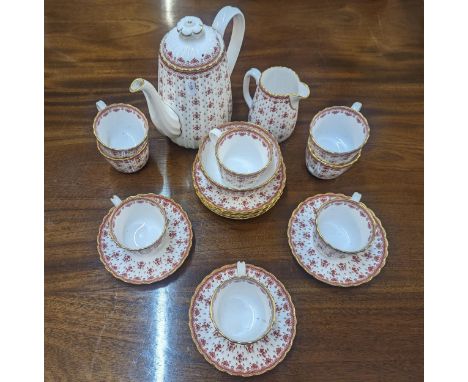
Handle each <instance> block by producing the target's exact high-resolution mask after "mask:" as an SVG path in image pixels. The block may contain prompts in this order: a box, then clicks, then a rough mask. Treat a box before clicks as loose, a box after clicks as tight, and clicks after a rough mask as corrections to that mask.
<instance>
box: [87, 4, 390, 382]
mask: <svg viewBox="0 0 468 382" xmlns="http://www.w3.org/2000/svg"><path fill="white" fill-rule="evenodd" d="M230 21H232V22H233V28H232V35H231V39H230V43H229V45H228V47H227V48H225V46H224V42H223V35H224V31H225V29H226V27H227V25H228V24H229V22H230ZM244 31H245V20H244V15H243V14H242V12H241V11H240V10H239V9H238V8H235V7H231V6H226V7H224V8H222V9H221V10H220V11H219V13H218V14H217V15H216V17H215V20H214V22H213V24H212V26H207V25H204V24H203V23H202V21H201V20H200V19H199V18H197V17H193V16H187V17H184V18H182V19H181V20H180V21H179V22H178V23H177V26H176V27H175V28H173V29H172V30H171V31H169V32H168V33H167V34H166V35H165V36H164V38H163V40H162V41H161V45H160V50H159V60H158V61H159V63H158V89H157V90H156V88H155V87H154V86H153V85H152V84H151V83H150V82H148V81H146V80H144V79H141V78H137V79H135V80H134V81H133V82H132V83H131V85H130V91H131V92H132V93H135V92H140V91H141V92H142V93H143V95H144V97H145V98H146V101H147V104H148V110H149V114H150V117H151V121H152V122H153V124H154V125H155V127H156V128H157V129H158V130H159V131H160V132H161V133H162V134H164V135H166V136H167V137H168V138H169V139H170V140H172V141H173V142H174V143H176V144H178V145H180V146H183V147H187V148H197V149H198V152H197V154H196V157H195V160H194V163H193V168H192V178H193V185H194V190H195V193H196V195H197V196H198V197H199V199H200V201H201V202H202V203H203V204H204V205H205V206H206V207H207V208H208V209H210V210H211V211H213V212H214V213H216V214H218V215H221V216H223V217H226V218H230V219H250V218H253V217H256V216H259V215H261V214H263V213H265V212H266V211H268V210H269V209H270V208H272V207H273V206H274V205H275V204H276V202H277V201H278V200H279V198H280V197H281V195H282V193H283V190H284V188H285V184H286V168H285V165H284V162H283V157H282V153H281V149H280V146H279V143H280V142H283V141H285V140H286V139H288V138H289V137H290V136H291V134H292V133H293V130H294V128H295V125H296V121H297V116H298V109H299V102H300V100H301V99H304V98H307V97H308V96H309V94H310V91H309V87H308V86H307V85H306V84H305V83H303V82H301V81H300V79H299V77H298V76H297V74H296V73H295V72H294V71H293V70H292V69H289V68H286V67H281V66H277V67H272V68H268V69H266V70H264V71H263V72H260V71H259V70H258V69H256V68H252V69H250V70H248V71H247V73H246V74H245V76H244V83H243V95H244V99H245V102H246V104H247V106H248V108H249V112H248V118H247V119H248V121H237V122H230V119H231V112H232V94H231V84H230V75H231V73H232V70H233V68H234V65H235V63H236V60H237V57H238V55H239V51H240V48H241V45H242V40H243V37H244ZM251 78H253V79H254V80H255V84H256V89H255V93H254V95H253V97H252V96H251V94H250V90H249V85H250V79H251ZM96 107H97V109H98V113H97V115H96V117H95V119H94V123H93V131H94V134H95V137H96V141H97V148H98V150H99V152H100V153H101V155H102V156H104V158H105V160H106V161H107V162H109V164H110V165H111V166H112V167H113V168H115V169H116V170H117V171H120V172H123V173H132V172H136V171H139V170H140V169H141V168H143V167H144V166H145V164H146V163H147V161H148V157H149V139H148V131H149V124H148V121H147V119H146V117H145V115H144V114H143V113H142V112H141V111H140V110H138V109H137V108H135V107H134V106H131V105H127V104H122V103H117V104H112V105H106V104H105V103H104V101H101V100H100V101H98V102H97V103H96ZM361 107H362V105H361V104H360V103H359V102H355V103H354V104H353V105H352V106H351V107H346V106H332V107H329V108H326V109H324V110H322V111H320V112H319V113H318V114H317V115H316V116H315V117H314V118H313V119H312V122H311V124H310V129H309V137H308V142H307V145H306V161H305V162H306V167H307V169H308V171H309V172H310V173H311V174H312V175H314V176H316V177H318V178H321V179H332V178H336V177H337V176H339V175H341V174H343V173H344V172H345V171H347V170H348V169H349V168H350V167H351V166H352V165H353V164H354V163H355V162H356V161H357V160H358V159H359V158H360V156H361V150H362V148H363V146H364V145H365V143H366V142H367V140H368V138H369V130H370V129H369V124H368V122H367V120H366V119H365V117H364V116H363V115H362V114H361V113H360V109H361ZM111 203H112V205H113V207H112V208H111V209H110V211H109V212H108V214H107V215H106V216H105V217H104V219H103V222H102V224H101V226H100V228H99V232H98V237H97V244H98V245H97V249H98V253H99V256H100V259H101V261H102V263H103V264H104V266H105V268H106V269H107V270H108V271H109V272H110V273H111V274H112V275H113V276H115V277H116V278H118V279H120V280H123V281H125V282H127V283H132V284H149V283H154V282H156V281H159V280H162V279H164V278H167V277H168V276H169V275H171V274H172V273H174V272H175V271H176V270H177V269H178V268H179V267H180V266H181V265H182V264H183V262H184V261H185V259H186V258H187V257H188V255H189V252H190V249H191V246H192V238H193V233H192V226H191V223H190V220H189V217H188V215H187V214H186V212H185V211H184V210H183V209H182V207H181V206H180V205H179V204H177V203H176V202H175V201H174V200H172V199H170V198H167V197H165V196H162V195H156V194H140V195H135V196H130V197H128V198H126V199H125V200H122V199H120V198H119V197H118V196H116V195H114V196H113V197H112V198H111ZM287 235H288V240H289V245H290V248H291V251H292V254H293V257H294V258H295V259H296V260H297V262H298V263H299V264H300V266H301V267H303V268H304V270H305V271H306V272H307V273H309V274H311V275H312V276H313V277H315V278H316V279H318V280H320V281H323V282H325V283H328V284H330V285H335V286H341V287H349V286H356V285H360V284H362V283H364V282H367V281H370V280H371V279H372V278H373V277H375V276H376V275H377V274H378V273H379V272H380V270H381V269H382V268H383V266H384V265H385V261H386V257H387V254H388V242H387V239H386V234H385V230H384V228H383V226H382V224H381V222H380V220H379V219H378V218H377V217H376V215H375V214H374V213H373V211H372V210H370V209H369V208H368V207H367V206H365V205H364V204H363V203H362V202H361V195H360V194H359V193H354V194H353V195H352V196H351V197H348V196H345V195H342V194H332V193H328V194H319V195H315V196H313V197H310V198H308V199H306V200H305V201H303V202H302V203H300V204H299V206H298V207H297V208H296V209H295V210H294V212H293V213H292V216H291V218H290V220H289V224H288V230H287ZM189 327H190V331H191V335H192V338H193V340H194V342H195V345H196V346H197V349H198V350H199V351H200V353H201V354H202V355H203V356H204V357H205V359H206V360H207V361H208V362H209V363H211V364H212V365H214V366H215V367H216V368H217V369H219V370H221V371H224V372H226V373H229V374H233V375H240V376H251V375H258V374H262V373H264V372H266V371H268V370H271V369H272V368H273V367H275V366H276V365H277V364H278V363H280V362H281V361H282V360H283V359H284V357H285V356H286V354H287V353H288V351H289V350H290V348H291V346H292V343H293V340H294V337H295V333H296V315H295V308H294V305H293V303H292V300H291V296H290V295H289V293H288V292H287V290H286V288H285V287H284V285H283V284H282V283H281V282H280V281H279V280H277V279H276V277H275V276H274V275H272V274H271V273H269V272H268V271H266V270H265V269H262V268H259V267H257V266H255V265H251V264H245V263H244V262H241V261H239V262H237V264H231V265H226V266H224V267H221V268H219V269H216V270H214V271H213V272H212V273H211V274H210V275H208V276H206V277H205V279H204V280H203V281H202V282H201V283H200V284H199V285H198V287H197V288H196V290H195V293H194V295H193V297H192V300H191V304H190V310H189Z"/></svg>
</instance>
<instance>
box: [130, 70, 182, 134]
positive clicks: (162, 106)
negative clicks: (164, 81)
mask: <svg viewBox="0 0 468 382" xmlns="http://www.w3.org/2000/svg"><path fill="white" fill-rule="evenodd" d="M129 90H130V92H131V93H136V92H139V91H142V92H143V94H144V96H145V98H146V102H147V104H148V110H149V114H150V117H151V121H152V122H153V124H154V126H155V127H156V129H158V130H159V132H161V133H162V134H163V135H165V136H167V137H169V138H175V137H178V136H179V135H180V134H181V132H182V126H181V124H180V119H179V116H178V115H177V113H176V112H175V111H174V110H173V109H172V108H171V107H170V106H169V105H168V104H166V103H165V102H164V101H163V99H162V98H161V95H160V94H159V93H158V91H157V90H156V89H155V87H154V86H153V85H152V84H151V83H150V82H148V81H146V80H144V79H143V78H137V79H135V80H133V82H132V83H131V85H130V89H129Z"/></svg>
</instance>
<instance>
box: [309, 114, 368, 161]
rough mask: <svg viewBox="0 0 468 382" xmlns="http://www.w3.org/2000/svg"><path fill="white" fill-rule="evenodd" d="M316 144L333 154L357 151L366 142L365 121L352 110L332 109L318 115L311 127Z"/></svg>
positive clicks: (366, 130)
mask: <svg viewBox="0 0 468 382" xmlns="http://www.w3.org/2000/svg"><path fill="white" fill-rule="evenodd" d="M311 133H312V136H313V138H314V140H315V142H316V143H317V144H318V145H319V146H320V147H322V148H323V149H325V150H327V151H330V152H333V153H346V152H350V151H354V150H357V149H358V148H359V147H361V146H362V144H363V143H364V142H365V140H366V138H367V135H368V133H369V132H368V129H367V126H366V122H365V120H364V119H363V118H362V116H361V115H359V114H358V113H357V112H356V111H354V110H352V109H350V108H344V107H336V108H330V109H327V110H325V111H324V112H322V113H321V114H319V115H318V117H317V118H316V119H315V121H314V122H313V125H312V126H311Z"/></svg>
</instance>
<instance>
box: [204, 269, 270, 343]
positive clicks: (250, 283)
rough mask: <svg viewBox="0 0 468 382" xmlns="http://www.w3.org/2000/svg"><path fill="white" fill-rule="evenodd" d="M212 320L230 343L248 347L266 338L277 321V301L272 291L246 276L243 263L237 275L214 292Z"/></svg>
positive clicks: (211, 311) (211, 310) (211, 305)
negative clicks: (247, 345)
mask: <svg viewBox="0 0 468 382" xmlns="http://www.w3.org/2000/svg"><path fill="white" fill-rule="evenodd" d="M210 317H211V320H212V321H213V324H214V326H215V327H216V329H217V330H218V332H219V333H220V334H221V335H222V336H223V337H225V338H227V339H228V340H229V341H232V342H236V343H239V344H249V343H253V342H256V341H258V340H260V339H262V338H263V337H265V336H266V335H267V334H268V332H269V331H270V329H271V328H272V326H273V323H274V321H275V302H274V300H273V297H272V296H271V294H270V292H268V290H267V289H266V288H265V287H264V286H263V285H262V284H260V283H259V282H258V281H256V280H255V279H253V278H251V277H248V276H247V275H246V268H245V263H244V262H238V263H237V274H236V276H234V277H233V278H231V279H229V280H227V281H225V282H224V283H222V284H221V285H220V286H219V287H218V288H217V289H216V290H215V292H214V293H213V297H212V298H211V304H210Z"/></svg>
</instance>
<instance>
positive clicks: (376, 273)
mask: <svg viewBox="0 0 468 382" xmlns="http://www.w3.org/2000/svg"><path fill="white" fill-rule="evenodd" d="M321 196H330V197H335V198H342V199H343V198H348V196H346V195H343V194H334V193H332V192H327V193H325V194H317V195H314V196H311V197H309V198H307V199H305V200H304V201H302V202H301V203H299V205H298V206H297V207H296V208H295V209H294V211H293V213H292V214H291V217H290V218H289V222H288V230H287V235H288V243H289V248H290V249H291V252H292V255H293V257H294V258H295V259H296V261H297V262H298V263H299V265H300V266H301V268H302V269H304V271H306V272H307V273H308V274H309V275H311V276H312V277H313V278H315V279H317V280H319V281H321V282H323V283H325V284H328V285H332V286H337V287H341V288H351V287H355V286H359V285H362V284H365V283H368V282H369V281H371V280H372V279H374V278H375V277H377V276H378V275H379V274H380V272H381V271H382V269H383V268H384V266H385V264H386V263H387V257H388V247H389V244H388V240H387V232H386V231H385V228H384V227H383V225H382V222H381V221H380V219H379V218H378V217H377V216H376V215H375V213H374V211H372V210H371V209H370V208H368V207H367V206H366V208H367V209H368V210H369V212H371V213H372V216H373V218H374V221H375V222H376V225H377V226H378V227H379V228H380V229H381V230H382V239H383V242H384V245H385V251H384V255H383V258H382V262H381V263H380V266H379V268H378V269H376V271H375V273H374V274H372V275H371V276H370V277H367V278H365V279H363V280H361V281H360V282H358V283H353V284H342V283H339V282H334V281H330V280H327V279H325V278H322V277H320V276H318V275H317V274H315V273H313V272H311V271H310V270H309V269H307V267H306V265H305V264H304V263H303V262H302V260H301V259H300V257H299V256H298V255H297V253H296V250H295V247H294V244H293V242H292V238H291V235H290V232H291V226H292V221H293V219H294V218H295V217H296V215H297V213H298V212H299V210H300V209H301V208H302V206H303V205H304V204H306V203H307V202H308V201H309V200H311V199H315V198H318V197H321ZM334 200H336V199H334ZM362 204H364V203H362Z"/></svg>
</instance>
